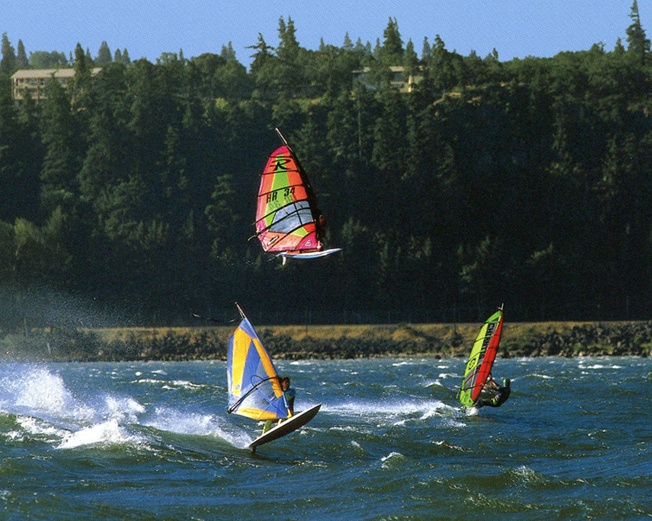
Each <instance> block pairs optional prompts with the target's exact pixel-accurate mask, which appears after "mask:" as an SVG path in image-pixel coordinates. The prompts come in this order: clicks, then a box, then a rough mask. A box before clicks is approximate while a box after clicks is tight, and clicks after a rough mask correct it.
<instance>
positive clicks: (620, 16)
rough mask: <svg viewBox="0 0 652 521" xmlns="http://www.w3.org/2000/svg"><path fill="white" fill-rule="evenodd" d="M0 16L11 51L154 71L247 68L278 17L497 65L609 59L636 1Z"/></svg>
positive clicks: (111, 1) (357, 2)
mask: <svg viewBox="0 0 652 521" xmlns="http://www.w3.org/2000/svg"><path fill="white" fill-rule="evenodd" d="M7 3H8V4H9V6H7V5H4V6H3V7H2V9H1V10H0V32H1V33H6V34H7V37H8V38H9V41H10V42H11V44H12V45H13V47H14V49H15V48H16V47H17V45H18V41H19V40H22V42H23V44H24V46H25V50H26V51H27V55H28V56H29V53H30V52H34V51H48V52H50V51H57V52H63V53H64V54H66V56H69V55H70V54H71V53H73V52H74V49H75V47H76V45H77V43H80V44H81V45H82V47H83V48H84V49H85V50H86V49H89V50H90V52H91V55H92V56H93V57H95V56H97V53H98V50H99V48H100V45H101V43H102V42H103V41H106V42H107V44H108V46H109V49H110V50H111V52H112V53H115V51H116V50H117V49H120V50H121V51H123V50H124V49H127V50H128V51H129V56H130V58H131V59H132V61H133V60H136V59H139V58H146V59H148V60H149V61H151V62H156V60H157V58H159V57H160V56H161V54H163V53H167V52H173V53H179V51H181V50H182V51H183V55H184V56H185V57H186V58H191V57H194V56H199V55H200V54H203V53H216V54H219V53H220V51H221V50H222V46H223V45H227V44H228V43H229V42H231V44H232V45H233V48H234V50H235V52H236V58H237V59H238V61H239V62H240V63H242V64H244V65H246V66H249V65H250V63H251V55H252V54H253V53H254V51H253V50H252V49H248V48H247V47H250V46H252V45H255V44H256V42H257V41H258V35H259V33H260V34H262V36H263V38H264V39H265V41H266V42H267V44H268V45H271V46H276V44H277V43H278V27H279V19H280V18H281V17H283V18H284V20H285V21H286V22H287V21H288V20H289V19H292V20H293V22H294V26H295V29H296V37H297V40H298V42H299V45H301V46H302V47H304V48H307V49H311V50H316V49H317V48H318V47H319V44H320V40H323V41H324V43H326V44H332V45H335V46H337V47H341V46H342V44H343V43H344V39H345V36H346V35H347V33H348V35H349V38H350V39H351V41H352V42H353V43H355V42H357V41H358V39H360V40H361V41H362V43H363V44H366V43H367V42H370V43H371V45H372V46H375V44H376V41H377V40H378V39H380V41H381V42H382V40H383V31H384V30H385V28H386V27H387V25H388V22H389V20H390V18H393V19H396V21H397V23H398V28H399V32H400V34H401V37H402V39H403V42H404V44H405V43H407V42H408V40H412V42H413V43H414V48H415V50H416V52H417V54H419V55H421V50H422V48H423V41H424V38H426V37H427V38H428V41H429V42H430V43H431V44H432V43H433V41H434V39H435V36H437V35H439V36H440V38H441V39H442V40H443V41H444V43H445V45H446V48H447V49H448V50H449V51H453V50H454V51H457V52H458V53H459V54H461V55H463V56H468V55H469V54H470V53H471V52H472V51H475V52H476V53H477V54H478V55H479V56H481V57H485V56H487V55H488V54H490V53H491V52H492V51H493V50H494V49H495V50H496V51H497V52H498V59H499V60H500V61H509V60H512V59H514V58H525V57H528V56H533V57H539V58H544V57H551V56H554V55H555V54H557V53H559V52H562V51H583V50H588V49H590V48H591V46H592V45H593V44H595V43H602V44H604V46H605V49H606V50H607V51H610V50H612V49H613V48H614V46H615V44H616V41H617V39H618V38H621V39H622V41H623V43H625V41H626V37H627V35H626V32H625V31H626V29H627V27H629V25H630V24H631V23H632V20H631V18H630V17H629V15H630V13H631V7H632V3H633V0H412V1H405V0H393V1H387V0H284V1H280V0H237V1H225V0H165V1H156V0H129V1H127V2H121V1H120V0H117V1H116V0H90V1H88V0H56V1H52V0H18V1H12V2H7ZM638 6H639V13H640V18H641V23H642V25H643V28H644V29H645V31H646V33H647V35H648V38H650V37H652V0H638Z"/></svg>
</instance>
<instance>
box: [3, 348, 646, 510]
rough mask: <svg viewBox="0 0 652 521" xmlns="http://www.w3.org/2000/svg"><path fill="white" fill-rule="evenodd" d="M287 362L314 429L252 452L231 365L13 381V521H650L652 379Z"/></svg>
mask: <svg viewBox="0 0 652 521" xmlns="http://www.w3.org/2000/svg"><path fill="white" fill-rule="evenodd" d="M463 365H464V361H463V360H461V359H443V360H437V359H429V358H428V359H380V360H344V361H305V362H284V361H279V362H278V363H277V366H278V368H279V370H280V372H281V373H282V374H288V375H290V376H291V377H292V382H293V386H294V387H295V388H296V390H297V403H296V406H297V409H302V408H307V407H308V406H310V405H313V404H316V403H323V406H322V409H321V412H320V413H319V414H318V415H317V417H316V418H315V419H314V420H313V421H312V422H311V423H310V424H309V425H308V426H306V427H305V428H304V429H302V430H301V431H298V432H295V433H294V434H292V435H290V436H288V437H286V438H283V439H281V440H278V441H276V442H273V443H271V444H268V445H265V446H263V447H261V448H259V449H258V452H257V453H256V454H255V455H254V454H252V453H251V451H249V450H247V449H246V446H247V445H248V444H249V443H250V442H251V441H252V440H253V438H254V437H255V436H256V435H257V434H258V433H259V431H260V426H259V425H258V424H255V423H253V422H250V421H248V420H247V419H245V418H240V417H236V416H231V415H228V414H227V412H226V406H227V404H226V400H227V397H226V373H225V364H224V363H223V362H189V363H179V362H172V363H93V364H74V363H71V364H43V365H41V364H23V363H4V364H2V365H0V519H3V520H4V519H7V520H13V519H15V520H22V519H47V520H56V519H93V520H103V519H116V520H118V519H119V520H123V519H152V520H153V519H157V520H158V519H165V520H174V519H179V520H187V519H207V520H208V519H238V520H247V519H252V520H254V519H256V520H259V519H296V520H306V519H389V518H392V519H415V520H418V519H424V520H426V519H427V520H430V519H489V520H490V519H500V520H510V519H514V520H528V519H533V520H534V519H536V520H550V519H605V520H612V519H651V518H652V451H651V449H650V444H651V442H652V427H651V425H652V421H651V420H652V415H651V413H650V404H651V400H650V388H651V380H652V362H651V361H650V360H649V359H645V358H575V359H562V358H538V359H512V360H502V359H499V360H498V361H497V363H496V366H495V370H494V375H495V376H496V377H497V378H501V377H510V378H511V379H512V382H513V383H512V388H513V392H512V395H511V398H510V399H509V401H508V402H507V403H506V404H505V405H503V407H501V408H497V409H490V408H484V409H482V410H481V411H480V414H479V415H478V416H475V417H467V416H466V415H465V414H464V413H463V412H462V411H461V410H460V408H459V406H458V403H457V401H456V387H457V386H458V385H459V382H460V380H461V374H462V370H463Z"/></svg>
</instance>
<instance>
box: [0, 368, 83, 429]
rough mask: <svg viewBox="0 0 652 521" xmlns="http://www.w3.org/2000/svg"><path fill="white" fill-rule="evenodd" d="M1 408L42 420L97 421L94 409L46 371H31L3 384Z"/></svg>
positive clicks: (4, 381) (32, 369) (34, 369)
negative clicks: (55, 418) (54, 418)
mask: <svg viewBox="0 0 652 521" xmlns="http://www.w3.org/2000/svg"><path fill="white" fill-rule="evenodd" d="M0 407H3V408H7V409H8V410H9V411H10V412H14V413H24V414H31V415H34V416H39V417H41V416H46V417H57V418H61V419H69V420H70V419H72V420H89V419H91V418H92V417H93V409H92V408H90V407H87V406H86V405H84V404H83V403H80V402H78V401H77V400H76V399H75V398H74V396H73V395H72V393H71V392H70V391H69V390H68V388H67V387H66V385H65V383H64V381H63V379H62V378H61V377H60V376H59V375H58V374H55V373H52V372H50V371H49V370H47V369H46V368H42V367H31V368H30V369H29V370H28V371H26V372H24V373H16V374H13V375H10V376H6V377H4V378H3V379H2V380H0Z"/></svg>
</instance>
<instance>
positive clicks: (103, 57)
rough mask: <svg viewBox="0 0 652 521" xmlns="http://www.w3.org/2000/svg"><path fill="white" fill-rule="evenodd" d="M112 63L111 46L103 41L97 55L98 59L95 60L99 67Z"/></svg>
mask: <svg viewBox="0 0 652 521" xmlns="http://www.w3.org/2000/svg"><path fill="white" fill-rule="evenodd" d="M110 62H111V50H110V49H109V45H108V44H107V43H106V42H105V41H103V42H102V43H101V44H100V50H99V51H98V53H97V59H96V60H95V63H97V65H103V64H105V63H110Z"/></svg>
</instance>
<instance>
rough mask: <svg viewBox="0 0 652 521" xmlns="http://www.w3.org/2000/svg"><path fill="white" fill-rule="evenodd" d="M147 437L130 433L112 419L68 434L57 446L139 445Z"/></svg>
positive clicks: (69, 447)
mask: <svg viewBox="0 0 652 521" xmlns="http://www.w3.org/2000/svg"><path fill="white" fill-rule="evenodd" d="M145 441H146V440H145V438H144V437H141V436H136V435H133V434H130V433H128V432H127V431H126V430H125V428H124V427H123V426H121V425H120V423H119V422H118V420H116V419H112V420H107V421H105V422H102V423H99V424H97V425H93V426H91V427H86V428H84V429H81V430H79V431H76V432H71V433H69V434H68V435H66V436H65V437H64V439H63V441H62V442H61V443H60V444H59V446H58V447H57V448H59V449H74V448H77V447H82V446H85V445H98V444H101V445H107V444H108V445H116V444H117V445H120V444H128V445H138V444H144V443H145Z"/></svg>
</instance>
